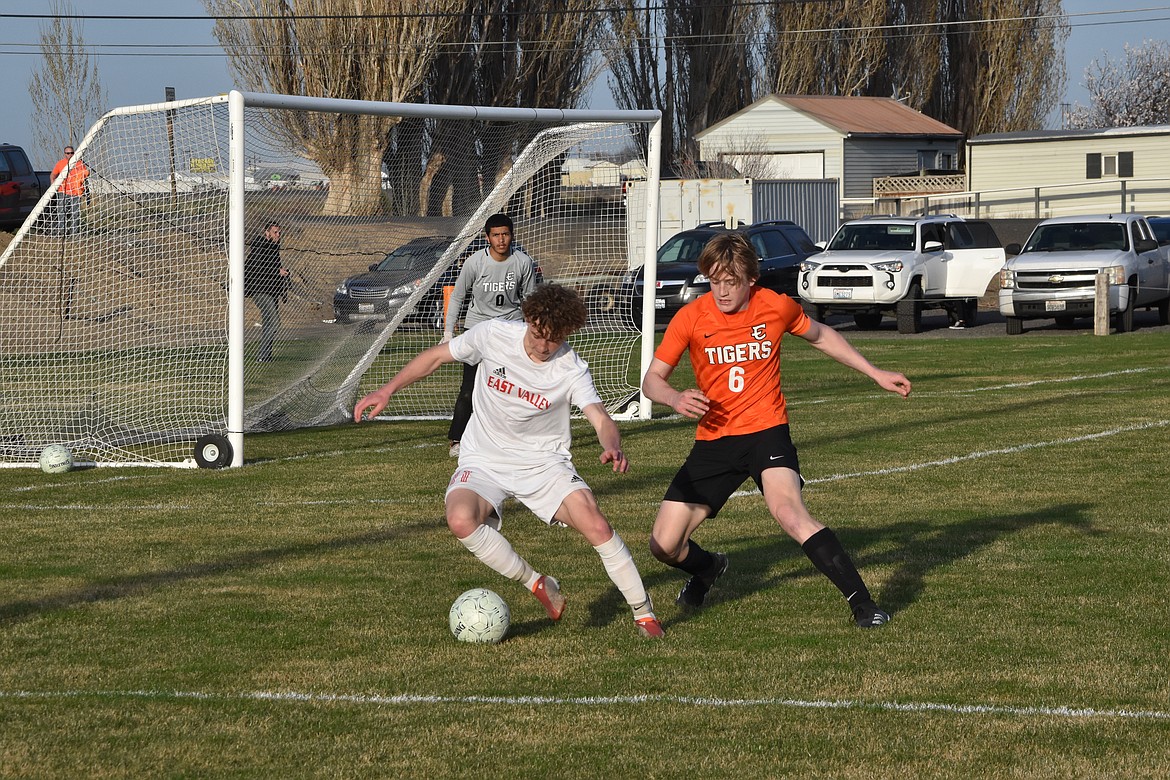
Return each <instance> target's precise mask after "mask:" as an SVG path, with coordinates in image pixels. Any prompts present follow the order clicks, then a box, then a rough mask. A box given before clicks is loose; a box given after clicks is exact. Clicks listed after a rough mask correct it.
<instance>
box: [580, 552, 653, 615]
mask: <svg viewBox="0 0 1170 780" xmlns="http://www.w3.org/2000/svg"><path fill="white" fill-rule="evenodd" d="M593 549H594V550H597V554H598V555H600V556H601V565H602V566H604V567H605V573H606V574H608V575H609V578H610V579H611V580H613V584H614V585H617V586H618V590H620V591H621V592H622V596H624V597H625V599H626V603H627V604H629V605H630V608H631V609H633V610H634V617H635V618H640V617H645V616H646V615H650V614H653V612H654V605H653V604H651V603H650V596H649V595H647V593H646V587H645V586H644V585H643V584H642V576H641V575H640V574H638V566H637V564H635V563H634V556H632V555H630V548H628V547H626V543H625V542H623V541H622V538H621V537H620V536H618V533H617V531H614V532H613V537H612V538H611V539H610V540H609V541H608V542H605V543H603V544H598V545H594V547H593Z"/></svg>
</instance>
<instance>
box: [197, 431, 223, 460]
mask: <svg viewBox="0 0 1170 780" xmlns="http://www.w3.org/2000/svg"><path fill="white" fill-rule="evenodd" d="M195 462H196V463H197V464H199V468H201V469H222V468H223V467H224V466H227V465H228V464H229V463H231V462H232V443H231V442H230V441H228V440H227V437H226V436H221V435H220V434H218V433H208V434H205V435H203V436H200V437H199V438H198V439H196V440H195Z"/></svg>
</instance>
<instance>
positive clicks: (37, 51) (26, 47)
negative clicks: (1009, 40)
mask: <svg viewBox="0 0 1170 780" xmlns="http://www.w3.org/2000/svg"><path fill="white" fill-rule="evenodd" d="M830 1H832V0H817V2H830ZM776 4H777V3H775V2H774V1H773V0H745V1H743V2H734V1H733V2H728V3H724V4H719V5H712V6H705V8H712V9H737V8H749V7H757V6H770V5H776ZM785 4H787V3H785ZM649 8H650V9H651V10H663V7H662V6H650V7H649ZM636 10H637V11H638V12H644V11H646V10H647V9H646V8H640V9H636ZM1161 11H1170V6H1153V7H1145V8H1135V9H1123V10H1112V11H1089V12H1084V13H1077V14H1049V15H1041V16H1002V17H994V18H989V19H972V20H957V21H936V22H918V23H913V24H889V25H868V26H856V27H831V28H812V29H802V30H775V31H761V32H756V33H754V35H755V36H756V37H762V38H763V40H764V41H775V40H784V39H789V38H795V37H802V38H807V36H818V35H821V36H825V37H826V38H828V37H829V36H841V35H845V34H854V35H861V34H866V33H869V34H882V36H883V37H886V38H890V39H899V38H914V37H921V36H922V35H924V34H925V35H932V36H941V35H945V34H948V32H949V31H951V30H953V29H954V28H962V27H978V26H988V25H1003V24H1023V23H1035V22H1041V23H1047V24H1052V25H1057V24H1061V23H1067V24H1068V26H1070V27H1098V26H1114V25H1119V24H1147V23H1150V22H1163V21H1170V16H1155V17H1148V18H1142V19H1108V20H1096V18H1097V17H1105V16H1118V15H1130V14H1138V13H1152V12H1161ZM556 12H560V13H581V11H578V10H571V9H559V11H556ZM530 13H534V14H542V13H544V12H512V13H511V15H528V14H530ZM438 16H445V15H444V14H435V13H413V14H401V13H400V14H370V15H365V16H361V15H354V14H334V15H323V14H322V15H302V16H230V17H211V16H161V15H95V14H74V15H61V16H60V17H59V18H62V19H76V20H81V21H89V20H111V21H215V20H219V19H225V20H286V21H287V20H290V19H305V20H322V19H329V20H342V19H355V20H356V19H369V18H400V19H407V18H424V17H438ZM1082 17H1084V18H1085V19H1086V20H1085V21H1066V20H1072V19H1078V20H1079V19H1081V18H1082ZM3 18H20V19H54V18H58V17H56V16H54V15H51V14H10V13H0V19H3ZM938 28H942V29H941V30H940V29H938ZM669 38H670V39H671V40H673V41H676V42H683V43H686V42H688V41H695V40H699V41H701V42H702V43H703V44H704V45H706V46H708V47H711V48H717V47H724V46H742V45H743V37H742V35H739V34H735V33H728V34H724V35H709V34H699V35H693V36H678V35H673V36H669ZM657 39H658V37H657V36H656V37H655V38H654V39H653V40H657ZM721 39H722V40H721ZM823 39H824V38H822V40H823ZM636 40H637V41H645V40H647V39H646V38H645V37H639V38H638V39H636ZM468 45H469V43H468V42H460V41H451V42H445V43H443V44H441V48H444V49H447V50H462V49H463V48H464V47H466V46H468ZM472 45H474V46H476V47H478V48H492V47H497V46H504V45H519V46H522V47H524V48H525V50H527V51H529V52H530V53H542V52H563V51H571V50H574V47H571V46H565V47H553V46H549V45H547V44H544V42H542V41H539V40H535V41H516V40H507V41H505V40H491V41H489V40H479V41H475V42H474V43H473V44H472ZM0 47H2V48H0V56H41V54H42V50H41V45H40V44H39V43H25V42H14V43H0ZM274 48H275V47H261V46H248V47H245V49H246V50H248V51H252V52H257V51H265V50H269V51H271V50H273V49H274ZM177 49H178V50H190V51H179V52H176V50H177ZM620 49H621V45H620V44H619V45H616V46H607V45H605V44H601V45H599V46H598V47H597V51H600V52H602V53H605V52H608V51H611V50H620ZM86 50H87V51H90V52H93V53H95V54H100V55H101V56H103V57H170V58H189V57H194V58H207V57H212V58H223V57H225V56H226V54H225V53H224V52H223V50H222V48H221V47H220V45H219V44H218V43H206V44H137V43H101V44H89V43H87V44H86ZM139 50H141V51H139Z"/></svg>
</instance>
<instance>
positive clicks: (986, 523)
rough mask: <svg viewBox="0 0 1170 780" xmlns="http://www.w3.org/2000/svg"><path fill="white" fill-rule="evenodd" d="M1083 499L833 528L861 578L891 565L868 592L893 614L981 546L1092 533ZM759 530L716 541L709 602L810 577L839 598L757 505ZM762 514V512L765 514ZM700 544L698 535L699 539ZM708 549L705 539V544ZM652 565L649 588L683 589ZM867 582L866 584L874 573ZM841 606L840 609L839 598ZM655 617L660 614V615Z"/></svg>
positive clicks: (683, 616) (675, 576)
mask: <svg viewBox="0 0 1170 780" xmlns="http://www.w3.org/2000/svg"><path fill="white" fill-rule="evenodd" d="M1088 508H1089V507H1088V506H1087V505H1084V504H1061V505H1057V506H1053V507H1048V508H1046V509H1042V510H1037V511H1034V512H1024V513H1018V514H1011V515H1003V516H998V517H987V516H982V515H979V516H971V517H970V518H968V519H966V520H963V521H961V522H957V523H950V524H947V525H942V526H940V525H939V524H937V523H934V522H930V521H915V522H902V523H894V524H892V525H887V526H883V527H880V528H870V529H843V530H838V531H837V534H838V536H839V537H840V538H841V543H842V545H843V546H844V547H845V549H846V551H847V552H848V553H849V554H850V556H851V557H852V558H853V561H854V563H856V565H857V568H858V570H859V571H860V572H861V575H862V577H863V578H864V577H866V569H867V568H868V567H871V566H875V565H884V566H892V567H893V571H892V572H891V573H890V575H889V576H888V577H887V578H886V582H885V584H884V585H883V586H882V587H880V588H874V589H873V590H874V598H875V599H876V600H877V602H878V603H879V604H881V605H882V607H883V608H884V609H886V610H887V611H888V612H890V613H891V614H895V613H897V612H899V611H901V610H904V609H907V608H908V607H910V606H911V605H912V604H913V603H914V602H915V601H917V600H918V598H919V596H920V595H921V594H922V593H923V591H925V590H926V587H927V585H926V581H927V579H928V578H929V576H930V573H931V572H932V571H935V570H937V569H941V568H945V567H947V566H950V565H952V564H954V563H955V562H957V561H960V560H962V559H963V558H966V557H968V556H971V555H973V554H975V553H977V552H979V551H980V550H983V549H985V548H987V547H989V546H991V545H993V544H995V543H996V542H998V541H1000V540H1002V539H1004V538H1006V537H1009V536H1011V535H1013V534H1016V533H1019V532H1020V531H1024V530H1026V529H1029V528H1034V527H1037V526H1044V525H1051V526H1064V527H1067V528H1073V529H1077V530H1079V531H1081V532H1082V533H1086V534H1095V533H1097V532H1096V531H1094V530H1093V528H1092V523H1091V520H1090V519H1089V517H1088V515H1087V511H1086V510H1087V509H1088ZM760 514H761V518H760V521H761V523H763V524H764V525H763V526H762V527H761V532H762V533H768V534H769V536H768V537H767V538H752V539H746V538H741V539H740V540H739V541H740V543H739V544H736V543H734V542H732V543H730V544H722V543H721V544H719V545H717V546H715V547H714V549H718V550H721V551H726V552H727V553H728V555H729V556H730V558H731V566H730V568H729V570H728V573H727V574H726V575H725V576H724V578H723V579H721V580H720V581H719V584H718V585H716V586H715V588H714V589H713V590H712V591H711V595H710V597H709V598H710V601H709V604H710V605H711V606H717V605H718V604H719V603H720V602H723V601H730V600H735V599H738V598H742V597H744V596H746V595H748V594H751V593H758V592H762V591H765V590H770V589H773V588H776V587H778V586H780V585H781V584H782V583H783V582H785V581H787V580H796V579H802V578H807V577H816V578H820V579H821V580H823V581H824V584H825V596H826V598H834V599H838V598H840V595H839V594H838V593H837V591H836V589H835V588H834V587H833V586H832V585H831V584H830V583H829V581H828V580H827V579H825V578H824V577H823V576H822V575H821V574H820V573H819V572H817V571H816V570H815V569H814V568H813V566H812V563H811V562H809V561H808V559H807V558H806V557H805V555H804V553H803V551H802V550H801V549H800V546H799V545H797V544H796V542H794V541H792V540H791V539H790V538H789V537H788V536H787V535H785V534H784V533H783V532H782V531H780V529H779V527H778V526H776V524H775V522H774V521H773V520H772V519H771V518H770V517H768V516H767V514H766V510H764V509H763V507H762V506H761V508H760ZM765 518H767V519H766V520H765ZM891 542H893V543H894V547H893V549H891V550H889V551H888V552H881V553H870V552H867V551H868V550H871V549H874V548H877V547H888V546H889V545H890V543H891ZM700 543H701V544H702V541H701V540H700ZM704 546H705V547H707V549H712V546H711V544H710V543H709V542H708V543H707V544H705V545H704ZM786 564H787V565H790V567H791V570H789V571H786V572H785V573H783V574H775V575H769V572H770V571H773V570H775V569H776V568H777V566H783V565H786ZM663 568H664V567H662V566H661V565H656V567H655V568H652V569H650V570H649V571H648V572H643V581H644V582H645V583H646V586H647V588H648V589H649V588H657V587H662V588H665V587H668V586H674V587H676V588H681V587H682V585H683V583H684V582H685V581H686V575H685V574H683V573H682V572H680V571H677V570H674V569H666V570H663ZM869 584H870V585H871V586H872V584H873V583H872V578H870V582H869ZM842 608H843V609H844V608H845V605H844V602H843V601H842ZM698 614H699V611H681V612H679V613H678V614H677V616H675V617H672V618H670V619H669V620H666V621H663V623H664V625H667V624H669V623H679V622H683V621H686V620H689V619H691V618H692V617H695V616H697V615H698ZM659 617H660V618H661V617H662V615H659Z"/></svg>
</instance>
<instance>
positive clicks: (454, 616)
mask: <svg viewBox="0 0 1170 780" xmlns="http://www.w3.org/2000/svg"><path fill="white" fill-rule="evenodd" d="M447 619H448V623H449V624H450V626H451V633H452V634H453V635H454V636H455V638H456V639H458V640H459V641H460V642H486V643H490V644H495V643H496V642H499V641H500V640H501V639H503V638H504V634H506V633H508V623H509V622H510V621H511V619H512V613H511V612H510V611H509V610H508V605H507V603H506V602H505V601H504V600H503V599H502V598H500V596H499V594H497V593H496V592H495V591H491V590H488V589H487V588H472V589H471V590H469V591H467V592H466V593H462V594H460V596H459V598H457V599H455V603H454V604H452V605H451V612H450V613H449V614H448V616H447Z"/></svg>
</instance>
